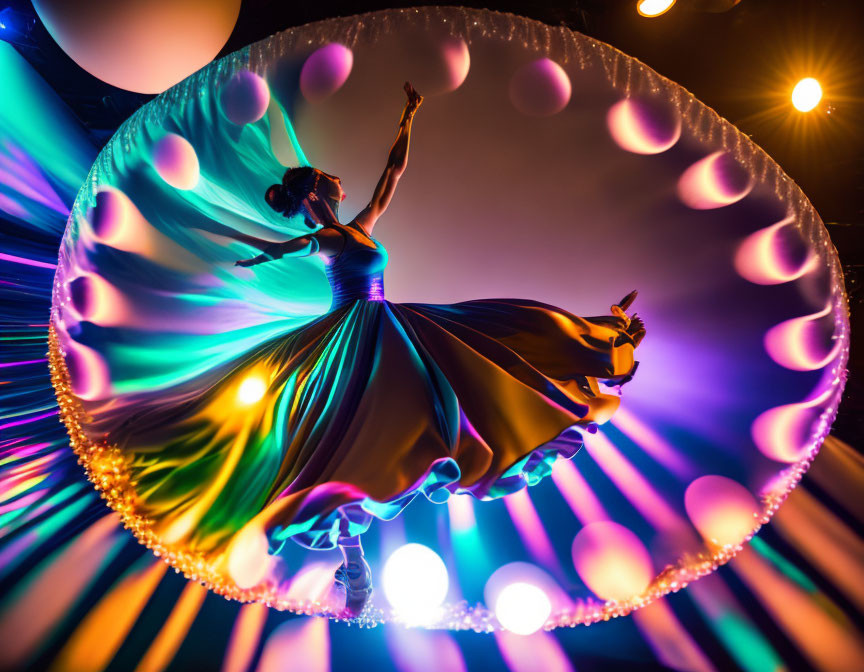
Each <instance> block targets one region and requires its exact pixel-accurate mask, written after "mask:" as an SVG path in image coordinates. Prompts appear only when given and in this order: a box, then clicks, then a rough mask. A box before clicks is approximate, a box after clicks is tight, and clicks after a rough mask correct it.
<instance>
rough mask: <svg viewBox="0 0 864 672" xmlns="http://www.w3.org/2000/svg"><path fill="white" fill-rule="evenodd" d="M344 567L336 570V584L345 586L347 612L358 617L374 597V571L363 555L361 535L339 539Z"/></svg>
mask: <svg viewBox="0 0 864 672" xmlns="http://www.w3.org/2000/svg"><path fill="white" fill-rule="evenodd" d="M338 543H339V550H340V551H342V559H343V562H342V565H341V567H339V569H337V570H336V576H335V579H336V582H337V583H340V584H342V585H343V586H345V610H346V611H347V612H348V613H350V614H351V615H354V616H356V615H357V614H359V613H360V612H361V611H363V607H364V606H365V605H366V602H368V601H369V597H370V596H371V595H372V570H371V569H370V567H369V564H368V563H367V562H366V558H365V556H364V555H363V545H362V544H361V543H360V535H356V536H353V537H347V536H343V537H339V542H338Z"/></svg>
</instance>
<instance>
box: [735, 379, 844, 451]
mask: <svg viewBox="0 0 864 672" xmlns="http://www.w3.org/2000/svg"><path fill="white" fill-rule="evenodd" d="M832 392H833V389H832V388H831V387H828V388H827V389H826V390H824V391H822V392H821V393H817V394H816V396H813V397H812V398H810V399H808V400H806V401H802V402H798V403H795V404H784V405H783V406H775V407H774V408H769V409H768V410H767V411H765V412H763V413H760V414H759V415H758V416H757V417H756V419H755V420H754V421H753V424H752V425H751V426H750V434H751V436H752V437H753V442H754V443H755V444H756V447H757V448H758V449H759V452H761V453H762V454H763V455H764V456H765V457H768V458H770V459H772V460H776V461H777V462H787V463H790V464H791V463H793V462H798V461H799V460H802V459H804V458H805V457H807V454H808V453H809V452H810V451H811V450H813V448H814V443H813V439H812V434H813V429H814V427H815V426H816V423H817V421H818V419H819V417H820V416H821V415H822V414H823V412H824V404H825V403H826V402H827V401H828V399H830V398H831V395H832ZM816 445H818V444H816Z"/></svg>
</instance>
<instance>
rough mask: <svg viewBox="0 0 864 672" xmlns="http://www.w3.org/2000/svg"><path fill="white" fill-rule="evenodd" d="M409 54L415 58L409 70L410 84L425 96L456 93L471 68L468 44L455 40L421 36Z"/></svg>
mask: <svg viewBox="0 0 864 672" xmlns="http://www.w3.org/2000/svg"><path fill="white" fill-rule="evenodd" d="M412 55H414V56H415V57H417V58H416V60H414V62H413V63H412V64H411V67H410V78H411V83H412V84H413V85H414V88H416V89H417V91H419V92H420V93H421V94H423V95H424V96H434V95H439V94H442V93H450V92H451V91H455V90H456V89H458V88H459V87H460V86H462V83H463V82H464V81H465V78H466V77H468V71H469V70H470V69H471V55H470V53H469V52H468V45H467V44H466V43H465V40H463V39H461V38H458V37H450V36H446V37H431V36H423V37H421V38H420V39H419V40H418V44H416V46H415V48H414V50H413V52H412Z"/></svg>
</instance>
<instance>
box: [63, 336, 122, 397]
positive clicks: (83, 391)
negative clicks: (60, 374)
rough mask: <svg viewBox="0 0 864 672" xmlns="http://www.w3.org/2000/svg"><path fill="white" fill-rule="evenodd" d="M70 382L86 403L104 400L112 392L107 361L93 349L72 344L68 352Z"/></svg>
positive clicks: (67, 363) (67, 361)
mask: <svg viewBox="0 0 864 672" xmlns="http://www.w3.org/2000/svg"><path fill="white" fill-rule="evenodd" d="M66 366H67V368H68V369H69V380H70V382H71V383H72V390H73V392H75V395H76V396H77V397H80V398H81V399H84V400H86V401H94V400H98V399H104V398H105V397H106V396H108V395H109V394H110V392H111V383H110V381H111V377H110V375H109V372H108V367H107V365H106V363H105V359H104V358H103V357H102V356H101V355H100V354H99V353H98V352H96V351H95V350H94V349H93V348H88V347H87V346H86V345H81V344H80V343H75V342H70V344H69V347H68V349H67V350H66Z"/></svg>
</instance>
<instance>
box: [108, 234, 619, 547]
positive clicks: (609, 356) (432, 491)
mask: <svg viewBox="0 0 864 672" xmlns="http://www.w3.org/2000/svg"><path fill="white" fill-rule="evenodd" d="M337 228H338V229H339V230H340V231H341V232H342V233H343V235H344V237H345V246H344V249H343V251H342V252H341V253H340V254H339V255H338V256H337V257H335V258H333V259H330V260H329V261H328V266H327V274H328V279H329V281H330V284H331V287H332V291H333V302H332V305H331V307H330V310H329V311H328V312H327V313H326V314H325V315H323V316H321V317H320V318H318V319H317V320H315V321H314V322H312V323H310V324H308V325H306V326H305V327H302V328H300V329H298V330H296V331H294V332H291V333H289V334H287V335H284V336H281V337H278V338H275V339H273V340H271V341H269V342H266V343H263V344H261V345H260V347H258V348H257V349H255V350H253V351H251V352H249V353H247V354H246V355H245V356H244V357H243V358H242V360H241V361H235V362H233V363H232V364H231V365H230V366H229V367H227V368H226V369H225V370H223V371H220V372H218V375H216V376H214V377H213V378H212V380H210V381H209V382H207V383H206V384H200V383H199V384H198V385H197V386H196V388H195V389H194V391H191V392H189V393H187V394H185V395H183V396H182V397H180V400H178V398H176V397H175V398H174V399H173V400H172V402H171V403H170V404H169V403H167V402H166V403H165V404H163V405H162V406H158V407H152V408H144V409H141V410H140V411H139V412H138V413H136V414H135V415H134V416H133V417H131V418H130V419H129V421H128V422H127V423H125V425H124V426H123V427H120V428H116V429H115V430H113V431H112V432H111V440H112V441H113V442H115V443H116V444H117V445H119V447H120V448H121V449H123V450H124V451H125V452H126V453H127V454H128V455H130V456H131V457H130V469H131V473H132V479H133V481H134V483H135V485H136V489H137V492H138V493H139V503H138V507H139V510H140V511H141V513H142V514H143V515H145V516H147V517H149V518H150V519H153V520H156V521H160V525H161V526H162V527H161V529H162V534H163V536H164V538H165V539H166V540H167V541H168V542H169V543H170V542H171V541H172V540H175V541H178V540H180V539H183V540H184V541H185V542H186V543H187V545H191V546H192V547H195V548H197V549H199V550H205V551H206V550H207V549H208V548H209V549H214V548H216V547H218V546H219V545H220V544H224V543H227V541H228V539H229V537H228V535H230V534H231V533H233V532H236V531H237V530H239V529H241V528H243V527H244V526H248V525H254V526H255V527H256V529H259V530H261V531H263V532H264V534H265V535H266V538H267V542H268V544H269V549H270V552H271V553H278V551H279V549H280V548H281V546H282V545H284V544H285V543H286V541H287V540H289V539H290V540H293V541H295V542H297V543H300V544H301V545H304V546H307V547H310V548H317V549H326V548H333V547H334V545H335V544H336V543H337V540H338V537H339V536H346V535H355V534H360V533H362V532H363V531H365V530H366V529H367V528H368V526H369V524H370V522H371V521H372V519H373V517H377V518H380V519H391V518H393V517H394V516H396V515H397V514H398V513H399V512H400V511H401V510H402V509H403V508H404V507H405V506H406V505H407V504H408V503H409V502H410V501H411V500H412V499H413V498H414V497H415V496H417V495H418V494H422V495H424V496H426V497H427V498H429V499H430V500H432V501H437V502H441V501H445V500H446V499H447V497H448V496H450V495H451V494H454V493H458V494H466V493H470V494H472V495H474V496H475V497H477V498H479V499H492V498H497V497H501V496H504V495H506V494H509V493H512V492H514V491H516V490H518V489H519V488H522V487H525V486H526V485H532V484H534V483H536V482H538V481H539V480H540V479H542V478H543V477H544V476H546V475H548V474H549V473H550V471H551V466H552V463H553V462H554V460H555V459H556V458H557V457H558V456H563V457H567V458H569V457H572V456H573V455H575V453H576V452H577V451H578V449H579V448H580V447H581V446H582V440H581V436H582V435H581V433H580V431H578V429H577V428H581V429H594V428H595V427H596V424H597V423H603V422H605V421H607V420H608V419H609V418H610V417H611V416H612V414H613V413H614V411H615V409H616V408H617V406H618V403H619V397H618V396H617V395H614V394H607V393H603V392H601V389H600V387H599V382H600V381H603V380H606V379H616V378H617V379H619V380H620V379H621V378H622V377H625V376H627V375H628V374H630V373H631V372H632V371H633V369H634V366H635V364H634V345H633V341H632V339H631V338H630V337H629V335H628V334H626V327H627V324H626V320H625V319H624V318H621V317H615V316H606V317H592V318H583V317H577V316H575V315H571V314H570V313H568V312H566V311H564V310H561V309H559V308H555V307H553V306H550V305H546V304H543V303H540V302H537V301H530V300H522V299H485V300H476V301H464V302H461V303H455V304H452V305H433V304H422V303H401V304H397V303H392V302H390V301H387V300H386V299H385V298H384V285H383V272H384V267H385V265H386V263H387V252H386V250H385V249H384V247H383V246H382V245H381V244H380V243H379V242H377V241H376V240H375V239H374V238H371V237H370V236H368V235H366V233H365V232H364V231H363V230H362V229H361V228H360V227H359V226H358V225H357V224H356V223H353V222H352V223H351V224H349V225H347V226H342V225H339V226H338V227H337ZM270 263H284V262H280V261H273V262H270Z"/></svg>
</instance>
